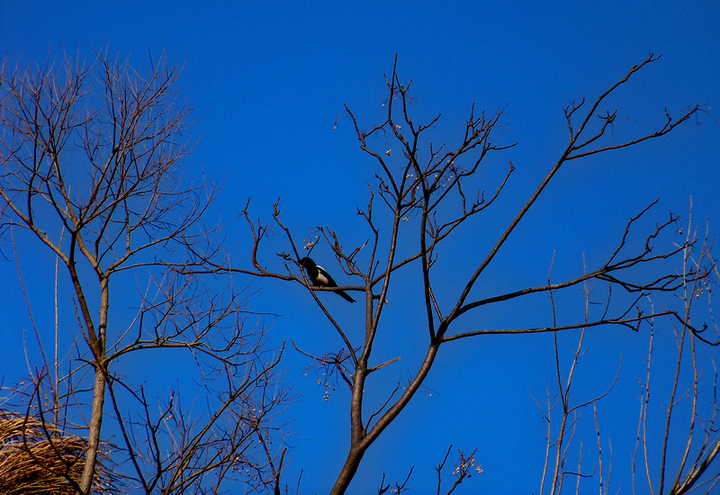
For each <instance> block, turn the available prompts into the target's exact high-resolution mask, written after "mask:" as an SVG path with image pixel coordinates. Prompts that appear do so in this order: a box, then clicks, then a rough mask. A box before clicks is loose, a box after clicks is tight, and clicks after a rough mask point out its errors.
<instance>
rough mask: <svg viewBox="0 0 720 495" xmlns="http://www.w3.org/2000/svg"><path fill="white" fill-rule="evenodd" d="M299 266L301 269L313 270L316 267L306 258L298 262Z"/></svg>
mask: <svg viewBox="0 0 720 495" xmlns="http://www.w3.org/2000/svg"><path fill="white" fill-rule="evenodd" d="M300 266H301V267H303V268H314V267H315V266H316V265H315V262H314V261H313V260H312V259H310V258H308V257H307V256H306V257H305V258H303V259H301V260H300Z"/></svg>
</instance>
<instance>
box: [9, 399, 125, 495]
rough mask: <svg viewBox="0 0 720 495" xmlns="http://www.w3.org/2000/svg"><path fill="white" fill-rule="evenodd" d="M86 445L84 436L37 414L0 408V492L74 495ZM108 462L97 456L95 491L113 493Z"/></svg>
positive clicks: (80, 474)
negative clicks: (48, 421) (57, 426)
mask: <svg viewBox="0 0 720 495" xmlns="http://www.w3.org/2000/svg"><path fill="white" fill-rule="evenodd" d="M86 446H87V439H86V438H83V437H80V436H77V435H71V434H68V433H66V432H65V431H62V430H61V429H59V428H56V427H55V426H53V425H51V424H49V423H45V424H43V422H42V421H41V419H40V418H38V417H35V416H25V415H21V414H17V413H14V412H7V411H0V493H3V494H7V495H15V494H18V495H19V494H23V495H25V494H43V495H48V494H51V493H52V494H58V495H65V494H68V495H75V494H76V493H77V491H76V486H77V484H78V483H79V482H80V477H81V476H82V471H83V466H84V461H85V449H86ZM107 463H108V459H107V457H106V456H100V457H98V462H97V464H96V472H95V480H94V487H93V492H94V493H112V492H113V490H112V488H111V486H112V484H113V483H112V482H113V476H112V474H111V473H110V471H109V470H108V469H107ZM71 480H72V481H71ZM73 482H74V483H73Z"/></svg>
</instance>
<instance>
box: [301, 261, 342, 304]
mask: <svg viewBox="0 0 720 495" xmlns="http://www.w3.org/2000/svg"><path fill="white" fill-rule="evenodd" d="M300 266H302V267H304V268H305V271H306V272H307V276H308V278H309V279H310V282H312V284H313V285H317V286H320V287H337V286H338V285H337V283H335V281H334V280H333V278H332V277H331V276H330V274H329V273H328V272H326V271H325V269H324V268H323V267H321V266H320V265H316V264H315V262H314V261H313V260H312V259H310V258H308V257H305V258H303V259H301V260H300ZM335 292H336V293H337V294H339V295H340V296H342V298H343V299H345V300H346V301H348V302H351V303H354V302H355V299H353V298H352V297H350V296H349V295H348V294H347V293H346V292H345V291H343V290H337V291H335Z"/></svg>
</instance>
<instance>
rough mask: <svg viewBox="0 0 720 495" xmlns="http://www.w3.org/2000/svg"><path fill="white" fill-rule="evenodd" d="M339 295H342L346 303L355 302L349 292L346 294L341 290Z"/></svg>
mask: <svg viewBox="0 0 720 495" xmlns="http://www.w3.org/2000/svg"><path fill="white" fill-rule="evenodd" d="M337 293H338V294H340V295H341V296H342V298H343V299H345V300H346V301H348V302H355V299H353V298H352V297H350V295H349V294H348V293H347V292H345V291H344V290H339V291H337Z"/></svg>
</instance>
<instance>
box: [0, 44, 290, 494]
mask: <svg viewBox="0 0 720 495" xmlns="http://www.w3.org/2000/svg"><path fill="white" fill-rule="evenodd" d="M181 69H182V67H180V66H177V65H168V64H167V61H166V59H165V57H164V56H163V57H161V58H160V59H159V60H155V61H154V60H152V59H151V60H150V69H149V71H148V73H147V74H142V73H140V72H137V71H135V70H134V69H133V68H131V67H130V65H129V64H128V62H127V61H124V60H118V59H113V58H111V57H109V56H108V55H107V53H99V54H97V55H96V57H95V58H94V59H92V61H91V62H90V63H84V62H83V61H82V60H80V58H78V59H77V60H72V59H71V58H68V57H65V58H64V59H62V60H61V61H60V62H59V63H55V62H52V61H51V62H48V63H47V64H46V65H44V66H38V65H28V66H26V67H23V66H22V65H21V64H20V62H18V64H17V65H16V66H15V67H11V66H9V65H8V64H7V62H6V63H5V64H4V65H3V68H2V72H1V73H0V125H2V135H1V136H0V138H1V139H0V202H1V213H2V217H1V222H2V223H1V224H0V225H1V231H2V233H3V235H4V236H5V237H7V238H8V239H10V240H11V241H12V245H13V246H14V249H15V258H16V260H18V261H17V268H18V273H19V276H20V280H21V282H22V281H23V275H22V270H21V263H20V259H22V258H23V253H22V252H20V253H19V252H18V251H19V250H18V246H26V245H28V244H27V243H28V242H31V241H32V239H34V240H35V241H40V243H41V245H43V246H45V248H47V249H48V250H50V252H51V253H53V255H54V256H55V257H56V259H57V261H58V264H57V265H56V266H57V267H58V268H57V272H56V275H55V278H56V284H57V285H58V287H59V293H60V298H57V296H56V303H55V311H56V314H59V315H60V317H61V318H65V317H68V315H75V317H74V319H75V320H76V323H75V324H74V325H73V324H71V323H69V322H70V321H71V320H68V321H64V325H63V327H64V328H67V327H69V328H77V333H76V334H72V333H71V332H67V333H66V332H64V331H60V332H59V329H58V327H59V326H58V325H57V323H56V336H55V352H54V356H55V358H54V359H53V358H52V357H51V358H47V354H46V353H45V349H44V347H45V346H43V344H42V342H43V340H44V339H46V338H47V337H48V336H47V331H46V329H43V328H37V327H35V329H34V330H35V334H36V335H37V337H38V343H39V344H40V346H41V347H40V348H41V351H42V353H43V356H44V362H43V363H39V364H37V365H34V366H33V365H32V364H31V365H30V368H29V369H30V372H31V374H32V377H31V378H32V380H31V381H30V382H27V383H26V385H25V386H24V387H23V386H18V387H15V388H14V390H15V392H16V395H15V399H16V405H17V407H21V405H22V407H25V410H24V411H23V410H16V411H15V412H14V413H12V414H10V415H9V416H7V418H8V419H9V420H16V418H18V417H20V418H25V424H26V425H32V428H33V429H32V435H33V438H37V437H38V435H40V434H39V433H38V431H39V429H38V424H39V425H43V428H41V430H42V431H43V432H44V433H42V435H44V436H45V441H46V443H47V444H48V445H50V446H51V448H50V449H49V450H47V451H49V452H55V453H56V454H57V455H56V457H57V458H56V459H54V464H52V463H51V464H42V466H44V468H43V469H44V470H45V472H48V473H49V472H52V474H53V475H54V476H56V477H57V476H60V477H61V478H63V479H64V480H65V483H66V484H68V485H70V486H71V487H72V489H73V490H75V491H76V492H77V493H82V494H89V493H91V492H92V491H95V490H103V491H107V490H109V491H115V490H120V488H121V487H120V486H114V487H113V486H110V487H108V486H105V485H103V483H104V481H103V480H107V479H108V478H107V476H105V477H102V476H99V475H98V472H100V473H107V472H108V470H110V471H111V472H112V473H113V474H114V475H116V476H114V478H113V479H114V480H115V482H117V483H123V484H125V485H126V488H131V487H132V488H135V489H140V490H142V491H144V492H146V493H184V492H202V493H206V492H212V491H217V490H218V489H219V487H220V486H221V483H223V482H224V481H226V480H232V479H241V480H243V481H244V482H246V483H250V484H251V485H252V486H256V487H272V486H275V485H277V483H278V479H279V474H277V473H275V472H274V471H275V467H276V466H275V464H276V462H277V461H276V457H279V452H277V449H274V448H272V447H269V446H268V442H269V437H268V436H269V435H270V434H271V433H272V428H273V422H272V421H271V419H272V418H273V416H274V414H275V412H274V411H276V408H277V406H279V405H280V404H282V403H283V402H284V401H285V400H286V399H287V392H286V391H284V390H283V388H282V387H281V386H279V385H278V382H277V372H276V367H277V364H278V361H279V359H280V355H281V350H280V349H276V350H274V351H273V350H271V349H267V348H266V341H265V338H264V329H263V327H262V323H261V322H260V321H259V320H257V319H256V318H255V317H251V314H250V313H248V311H247V310H246V303H245V298H246V295H245V294H244V291H243V290H238V289H236V288H235V287H233V286H232V284H223V285H220V284H218V282H217V281H213V280H204V279H203V278H202V277H201V276H200V275H198V274H196V273H193V266H192V264H191V262H190V261H189V258H188V256H187V254H186V253H187V252H188V250H191V251H192V252H198V251H199V252H202V253H203V255H204V257H205V258H206V259H213V256H214V255H215V254H216V253H219V247H220V245H219V242H218V238H217V234H218V232H219V228H220V227H212V228H209V227H207V226H206V224H205V223H204V221H203V219H204V216H205V213H206V211H207V208H208V206H209V205H210V204H211V203H212V202H213V200H214V199H215V198H216V196H217V192H218V189H217V187H216V185H215V184H213V183H212V182H209V181H207V180H205V179H203V180H201V181H200V183H198V184H195V185H193V184H192V183H189V182H188V181H186V180H185V179H183V177H182V174H181V171H182V169H181V166H182V165H183V163H184V160H185V158H186V157H187V155H188V153H189V152H190V151H191V148H192V146H191V142H190V141H189V136H188V134H187V132H188V129H189V127H190V124H191V122H190V120H189V117H190V112H191V108H190V107H189V106H188V105H187V104H186V103H183V102H182V100H181V99H180V96H179V94H178V93H177V90H176V86H177V82H178V78H179V76H180V73H181ZM35 245H37V243H36V244H35ZM170 261H171V262H172V263H173V264H179V265H180V266H183V267H184V268H185V270H184V271H183V273H179V272H178V271H177V270H173V269H170V268H167V263H168V262H170ZM49 273H52V271H49ZM127 275H132V276H131V277H128V276H127ZM123 277H124V278H123ZM49 278H50V277H49ZM133 278H134V279H135V282H136V284H137V285H136V286H137V289H136V290H137V292H136V294H135V295H134V296H132V295H131V294H132V290H128V288H129V287H131V285H129V283H130V284H131V283H132V282H131V281H132V279H133ZM23 287H24V286H23ZM64 294H69V295H70V298H67V299H66V298H64V297H63V295H64ZM30 299H31V298H29V297H28V296H27V294H26V300H27V301H28V309H29V310H31V315H32V308H31V303H30ZM113 301H122V302H120V303H119V305H117V306H114V305H113ZM127 301H132V302H127ZM67 303H70V305H69V307H68V305H67ZM127 304H130V305H131V306H132V307H134V308H136V311H135V313H134V315H132V316H131V317H129V318H128V317H126V314H127V313H126V312H125V311H124V310H123V307H124V306H125V305H127ZM111 308H117V311H113V310H112V309H111ZM256 321H257V323H256ZM57 332H59V333H60V334H59V336H58V333H57ZM167 353H170V356H172V357H171V358H168V354H167ZM131 354H140V355H146V356H147V357H149V356H155V357H154V358H153V359H156V360H157V363H158V366H178V367H183V368H185V369H190V370H192V369H194V372H193V373H194V376H195V384H196V386H194V387H191V386H190V385H191V384H185V386H182V387H181V386H180V385H179V384H178V385H177V386H174V387H173V386H172V385H171V384H168V387H169V389H167V391H166V392H163V393H162V394H161V396H160V397H158V398H155V397H156V396H157V394H158V392H157V391H156V390H154V389H153V390H151V391H148V390H147V389H146V387H145V382H146V381H147V380H149V379H151V378H152V377H145V378H144V379H143V378H140V380H139V381H133V380H132V379H131V378H130V377H129V376H128V375H127V371H123V370H122V368H121V364H122V363H123V362H124V361H125V360H126V359H127V357H128V356H129V355H131ZM63 356H64V357H63ZM147 357H146V358H145V359H147ZM8 424H9V423H8ZM69 431H71V432H72V435H70V436H69V437H68V435H69V433H66V432H69ZM30 433H31V430H27V429H26V431H25V433H24V435H25V440H23V441H20V442H19V443H18V444H16V445H15V446H14V447H13V448H15V449H19V450H21V451H24V452H26V453H27V455H29V456H31V457H32V456H33V455H34V454H33V452H34V451H33V450H32V449H31V448H30V445H29V444H28V440H27V438H29V435H30ZM42 435H40V436H42ZM110 435H112V438H113V441H112V443H109V442H108V439H109V437H110ZM66 437H67V438H72V439H78V441H79V442H80V445H82V448H80V449H79V450H77V449H76V450H73V451H72V452H79V453H77V454H75V455H74V457H73V456H69V457H68V455H65V454H63V452H64V451H65V452H68V451H67V449H65V450H64V449H62V448H59V447H54V446H58V445H61V439H62V438H66ZM266 440H267V442H266ZM9 448H10V447H9V446H8V445H6V444H4V446H3V447H2V448H0V457H1V456H2V455H3V454H7V453H8V452H9V451H8V450H7V449H9ZM3 449H5V452H2V450H3ZM108 452H113V454H112V455H108ZM8 455H9V454H8ZM51 457H52V456H51ZM103 458H105V459H109V461H110V462H111V463H112V464H108V463H105V465H104V466H103V469H101V470H99V469H98V461H99V459H103ZM15 459H19V457H18V456H15ZM35 459H36V460H37V461H38V462H40V459H39V458H37V456H35ZM56 465H67V469H63V470H58V469H55V468H53V467H52V466H56ZM78 466H80V469H78Z"/></svg>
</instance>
